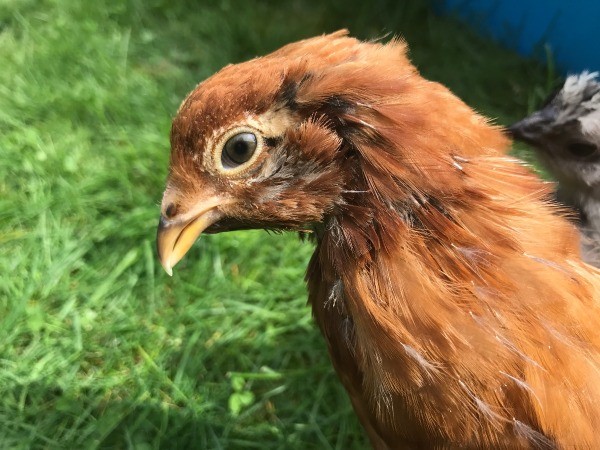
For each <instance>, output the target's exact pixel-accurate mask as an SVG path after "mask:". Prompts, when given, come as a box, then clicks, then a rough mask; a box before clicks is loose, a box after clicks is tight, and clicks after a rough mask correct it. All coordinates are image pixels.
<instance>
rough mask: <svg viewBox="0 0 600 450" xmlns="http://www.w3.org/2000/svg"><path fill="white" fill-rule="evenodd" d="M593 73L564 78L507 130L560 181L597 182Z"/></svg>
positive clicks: (599, 121) (598, 109)
mask: <svg viewBox="0 0 600 450" xmlns="http://www.w3.org/2000/svg"><path fill="white" fill-rule="evenodd" d="M596 77H597V74H596V73H591V74H590V73H587V72H584V73H582V74H580V75H577V76H576V75H572V76H570V77H568V78H567V80H566V81H565V83H564V85H563V86H562V87H561V89H560V90H558V91H557V92H556V93H555V94H553V95H551V96H550V97H549V98H548V99H547V100H546V102H545V104H544V106H543V107H542V108H541V109H540V110H538V111H536V112H534V113H533V114H531V115H530V116H528V117H526V118H525V119H523V120H521V121H519V122H517V123H515V124H513V125H512V126H511V127H510V128H509V131H510V133H511V134H512V135H513V136H514V137H515V138H516V139H519V140H522V141H524V142H527V143H528V144H531V145H533V146H534V147H536V148H537V149H538V150H539V155H540V156H541V158H542V159H543V161H544V163H546V164H547V165H548V166H549V169H550V170H552V172H553V173H554V174H555V175H556V176H557V178H558V179H559V181H561V182H563V183H566V184H570V185H577V186H580V187H579V189H587V188H588V187H590V186H595V185H598V184H600V83H599V82H598V80H597V79H596Z"/></svg>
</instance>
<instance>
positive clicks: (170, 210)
mask: <svg viewBox="0 0 600 450" xmlns="http://www.w3.org/2000/svg"><path fill="white" fill-rule="evenodd" d="M176 214H177V205H176V204H175V203H169V205H168V206H167V207H166V209H165V217H166V218H167V219H172V218H173V217H174V216H175V215H176Z"/></svg>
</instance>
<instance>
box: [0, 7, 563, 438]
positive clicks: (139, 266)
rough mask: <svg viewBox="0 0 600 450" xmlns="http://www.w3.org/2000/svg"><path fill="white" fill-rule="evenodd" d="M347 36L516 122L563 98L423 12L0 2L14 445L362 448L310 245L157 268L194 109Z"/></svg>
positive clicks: (8, 382) (275, 241)
mask: <svg viewBox="0 0 600 450" xmlns="http://www.w3.org/2000/svg"><path fill="white" fill-rule="evenodd" d="M343 27H347V28H349V29H350V30H351V32H352V34H353V35H355V36H357V37H360V38H374V37H380V36H382V35H385V34H386V33H390V34H399V35H402V36H404V37H405V38H406V39H407V40H408V42H409V44H410V46H411V55H412V58H413V60H414V62H415V63H416V64H417V66H418V67H419V68H420V69H421V71H422V72H423V73H424V74H425V76H427V77H429V78H432V79H435V80H439V81H441V82H443V83H445V84H447V85H448V86H449V87H450V88H451V89H453V90H454V91H455V92H456V93H457V94H458V95H459V96H461V97H462V98H463V99H464V100H465V101H467V102H468V103H470V104H471V105H473V106H474V107H475V108H477V109H478V110H479V111H481V112H483V113H484V114H486V115H488V116H490V117H493V118H495V119H496V120H497V122H499V123H502V124H508V123H509V122H510V121H512V120H514V119H517V118H520V117H521V116H523V115H524V114H525V113H526V112H527V111H529V110H532V109H533V107H534V106H535V105H536V104H538V103H539V101H540V100H541V99H542V98H543V97H544V95H545V93H546V92H547V91H548V90H549V89H550V86H551V85H552V84H553V83H554V82H555V79H554V78H555V76H554V74H553V72H552V71H551V70H547V69H545V68H543V67H542V66H541V65H539V64H537V63H534V62H531V61H525V60H523V59H521V58H520V57H518V56H516V55H514V54H512V53H510V52H508V51H505V50H503V49H501V48H499V47H498V46H496V45H495V44H493V43H491V42H489V41H487V40H485V39H482V38H480V37H478V36H476V35H475V34H473V33H472V32H470V31H469V30H467V29H465V27H464V26H463V25H462V24H460V23H459V22H456V21H454V20H452V19H447V18H439V17H436V16H435V15H434V14H433V13H432V11H431V9H430V6H429V4H428V3H427V2H425V1H419V0H411V1H404V2H399V1H396V0H389V1H387V0H379V1H374V2H362V1H359V0H345V1H341V0H340V1H337V0H332V1H327V2H320V3H318V4H317V2H310V1H308V0H306V1H305V0H294V1H291V2H279V1H275V0H273V1H261V2H250V1H249V2H241V1H238V2H235V1H233V0H229V1H228V0H218V1H217V0H214V1H209V0H204V1H202V2H195V1H185V0H170V1H167V0H127V1H120V0H114V1H111V0H98V1H95V2H82V1H79V0H0V67H2V70H0V155H1V158H0V246H1V250H0V251H1V254H2V257H0V448H2V449H4V448H6V449H13V448H15V449H20V448H23V449H25V448H27V449H38V448H39V449H42V448H47V449H59V448H61V449H63V448H65V449H83V448H101V449H105V448H106V449H113V448H114V449H154V448H156V449H157V448H167V449H170V448H173V449H175V448H181V449H184V448H185V449H187V448H199V449H246V448H259V449H275V448H284V449H304V448H323V449H330V448H335V449H360V448H364V447H365V446H366V440H365V438H364V436H363V432H362V430H361V429H360V427H359V425H358V422H357V420H356V419H355V417H354V415H353V413H352V411H351V407H350V404H349V402H348V400H347V398H346V395H345V392H344V391H343V389H342V388H341V386H340V384H339V383H338V381H337V379H336V377H335V375H334V374H333V371H332V368H331V367H330V363H329V361H328V357H327V354H326V350H325V345H324V343H323V341H322V339H321V337H320V336H319V334H318V332H317V330H316V329H315V327H314V325H313V323H312V320H311V317H310V311H309V309H308V308H307V307H306V305H305V303H306V295H305V288H304V283H303V275H304V269H305V266H306V263H307V260H308V258H309V256H310V253H311V251H312V248H311V244H308V243H301V242H299V241H298V240H297V239H296V237H295V236H294V235H283V236H272V235H268V234H266V233H264V232H260V231H253V232H252V231H249V232H237V233H231V234H224V235H217V236H206V237H203V238H202V239H201V240H200V242H199V243H198V244H197V245H196V246H195V248H194V249H193V250H192V251H191V253H190V254H189V255H188V256H187V257H186V258H185V259H184V261H182V263H181V264H179V265H178V267H177V270H176V271H175V275H174V276H173V278H169V277H168V276H166V275H165V273H164V272H163V271H162V269H161V268H160V265H159V264H158V263H157V260H156V255H155V250H154V235H155V226H156V223H157V219H158V213H159V209H158V204H159V201H160V198H161V192H162V189H163V181H164V179H165V176H166V171H167V161H168V152H169V148H168V133H169V128H170V120H171V118H172V116H173V114H174V113H175V111H176V109H177V107H178V105H179V102H180V101H181V100H182V99H183V97H184V96H185V95H186V93H187V92H189V91H190V90H191V89H192V88H193V87H194V86H195V84H196V83H197V82H199V81H200V80H202V79H203V78H205V77H207V76H208V75H210V74H211V73H213V72H214V71H216V70H217V69H219V68H220V67H222V66H223V65H225V64H227V63H230V62H237V61H242V60H245V59H248V58H251V57H254V56H256V55H260V54H263V53H266V52H269V51H271V50H274V49H276V48H277V47H279V46H281V45H282V44H284V43H287V42H290V41H293V40H297V39H299V38H304V37H308V36H312V35H315V34H320V33H323V32H326V31H327V32H329V31H334V30H336V29H339V28H343ZM525 156H526V155H525Z"/></svg>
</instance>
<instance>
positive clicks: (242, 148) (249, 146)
mask: <svg viewBox="0 0 600 450" xmlns="http://www.w3.org/2000/svg"><path fill="white" fill-rule="evenodd" d="M255 150H256V136H255V135H254V134H252V133H240V134H236V135H235V136H232V137H231V138H229V140H228V141H227V142H225V146H224V147H223V153H222V155H221V161H222V163H223V167H229V168H231V167H236V166H239V165H240V164H243V163H245V162H247V161H248V160H250V158H252V155H253V154H254V151H255Z"/></svg>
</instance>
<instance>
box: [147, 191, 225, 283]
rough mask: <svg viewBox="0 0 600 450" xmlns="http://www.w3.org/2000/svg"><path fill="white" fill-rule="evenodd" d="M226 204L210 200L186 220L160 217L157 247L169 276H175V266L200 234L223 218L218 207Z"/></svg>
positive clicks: (198, 207)
mask: <svg viewBox="0 0 600 450" xmlns="http://www.w3.org/2000/svg"><path fill="white" fill-rule="evenodd" d="M224 203H225V202H223V201H222V200H221V199H218V198H210V199H208V200H207V201H203V202H202V203H200V204H199V205H198V206H197V207H196V208H194V211H193V212H192V213H191V217H189V216H190V214H189V213H188V214H186V215H185V216H186V217H184V218H177V217H176V218H174V219H167V218H166V217H164V216H162V215H161V216H160V221H159V222H158V230H157V232H156V247H157V250H158V258H159V259H160V263H161V264H162V266H163V268H164V269H165V271H166V272H167V273H168V274H169V275H173V266H175V264H177V263H178V262H179V261H180V260H181V259H182V258H183V257H184V256H185V254H186V253H187V252H188V250H189V249H190V248H191V246H192V245H193V244H194V242H195V241H196V239H198V237H199V236H200V234H201V233H202V232H203V231H204V230H205V229H206V228H208V227H209V226H211V225H212V224H213V223H215V222H217V221H218V220H219V219H221V218H222V217H223V213H222V212H220V211H219V210H218V209H217V206H219V205H222V204H224Z"/></svg>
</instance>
